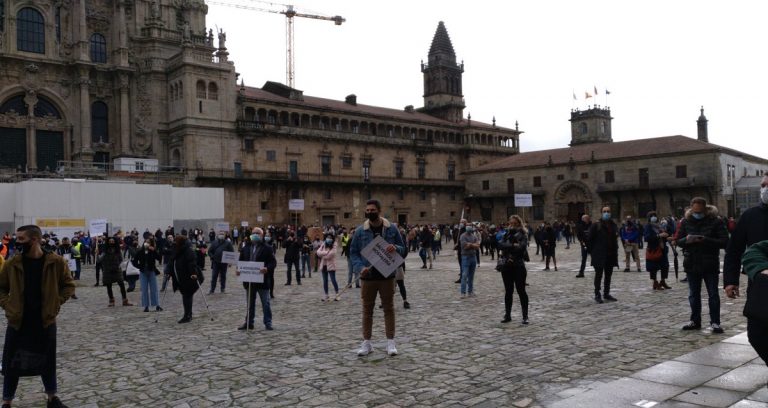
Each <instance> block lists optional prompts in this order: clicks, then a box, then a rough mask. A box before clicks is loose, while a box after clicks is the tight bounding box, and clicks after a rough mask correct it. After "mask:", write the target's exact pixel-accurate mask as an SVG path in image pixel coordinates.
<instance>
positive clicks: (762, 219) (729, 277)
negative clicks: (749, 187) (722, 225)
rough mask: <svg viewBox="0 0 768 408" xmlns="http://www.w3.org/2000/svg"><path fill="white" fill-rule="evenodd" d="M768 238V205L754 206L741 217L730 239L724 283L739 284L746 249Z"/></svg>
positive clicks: (724, 269) (724, 270)
mask: <svg viewBox="0 0 768 408" xmlns="http://www.w3.org/2000/svg"><path fill="white" fill-rule="evenodd" d="M764 240H768V205H765V204H761V205H759V206H757V207H752V208H750V209H748V210H747V211H744V214H742V215H741V217H740V218H739V222H737V223H736V229H735V230H734V231H733V234H731V239H730V241H728V248H727V249H726V250H725V261H724V262H723V284H724V285H726V286H727V285H738V284H739V273H741V263H742V254H744V250H745V249H746V248H748V247H750V246H751V245H754V244H756V243H758V242H760V241H764Z"/></svg>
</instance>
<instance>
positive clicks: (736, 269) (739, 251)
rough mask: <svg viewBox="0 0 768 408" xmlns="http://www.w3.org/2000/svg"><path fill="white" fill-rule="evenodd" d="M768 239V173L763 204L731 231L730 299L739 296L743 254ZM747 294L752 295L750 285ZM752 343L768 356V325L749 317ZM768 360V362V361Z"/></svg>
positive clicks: (726, 278)
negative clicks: (747, 249) (752, 246)
mask: <svg viewBox="0 0 768 408" xmlns="http://www.w3.org/2000/svg"><path fill="white" fill-rule="evenodd" d="M767 239H768V173H765V174H764V175H763V180H762V182H761V184H760V205H758V206H757V207H753V208H750V209H749V210H747V211H745V212H744V214H742V215H741V217H740V218H739V222H738V223H737V224H736V229H735V230H734V231H733V234H731V240H730V241H729V242H728V248H727V249H726V250H725V262H724V263H723V285H724V286H725V295H726V296H728V297H729V298H735V297H736V296H739V273H740V272H741V256H742V255H744V251H745V250H746V248H748V247H749V246H751V245H753V244H756V243H758V242H760V241H764V240H767ZM747 296H750V293H749V286H747ZM747 337H748V338H749V343H750V344H751V345H752V347H753V348H754V349H755V351H757V353H758V354H759V355H760V356H765V355H768V324H767V323H765V322H761V321H759V320H757V319H750V318H749V317H747ZM766 363H768V361H766Z"/></svg>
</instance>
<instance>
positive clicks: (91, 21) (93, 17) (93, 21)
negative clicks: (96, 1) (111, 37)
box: [85, 5, 111, 32]
mask: <svg viewBox="0 0 768 408" xmlns="http://www.w3.org/2000/svg"><path fill="white" fill-rule="evenodd" d="M85 18H86V20H87V22H88V25H89V26H90V27H91V28H92V29H93V30H94V31H97V32H105V31H108V30H109V27H110V26H111V24H110V18H109V12H108V11H107V10H106V9H105V8H103V7H102V6H101V5H94V6H92V7H88V8H87V9H86V10H85Z"/></svg>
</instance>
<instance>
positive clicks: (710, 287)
mask: <svg viewBox="0 0 768 408" xmlns="http://www.w3.org/2000/svg"><path fill="white" fill-rule="evenodd" d="M702 280H703V281H704V285H705V287H706V288H707V295H708V297H709V322H710V323H717V324H720V293H719V292H718V291H717V283H718V282H719V281H720V275H719V274H718V273H716V272H711V273H688V302H689V303H690V304H691V321H692V322H694V323H696V324H701V281H702Z"/></svg>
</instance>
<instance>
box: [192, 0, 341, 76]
mask: <svg viewBox="0 0 768 408" xmlns="http://www.w3.org/2000/svg"><path fill="white" fill-rule="evenodd" d="M206 3H208V4H213V5H218V6H225V7H234V8H239V9H243V10H253V11H262V12H265V13H274V14H283V15H284V16H285V82H286V84H287V85H288V86H290V87H291V88H294V87H295V85H296V51H295V49H296V45H295V43H294V34H293V18H294V17H304V18H311V19H315V20H326V21H333V23H334V24H335V25H337V26H338V25H341V23H343V22H345V21H347V20H346V19H345V18H343V17H341V16H324V15H321V14H309V13H300V12H298V11H296V9H295V8H294V7H293V5H291V4H280V3H270V2H266V1H258V0H251V3H257V4H264V5H265V7H258V6H254V5H250V4H241V3H235V2H228V1H219V0H209V1H206ZM266 6H269V7H266Z"/></svg>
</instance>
